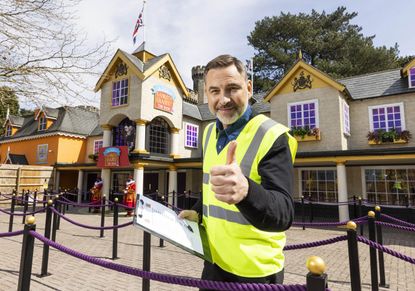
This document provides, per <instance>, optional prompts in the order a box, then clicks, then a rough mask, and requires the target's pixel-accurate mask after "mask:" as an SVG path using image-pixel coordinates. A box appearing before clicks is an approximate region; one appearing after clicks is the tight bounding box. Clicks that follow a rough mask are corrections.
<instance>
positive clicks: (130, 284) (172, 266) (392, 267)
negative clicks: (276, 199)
mask: <svg viewBox="0 0 415 291" xmlns="http://www.w3.org/2000/svg"><path fill="white" fill-rule="evenodd" d="M2 209H4V206H2ZM66 215H68V217H70V218H72V219H73V220H75V221H77V222H80V223H83V224H87V225H93V226H98V225H99V223H100V216H99V215H98V214H89V213H87V211H86V209H82V210H76V211H75V210H70V211H69V212H67V214H66ZM44 218H45V215H44V214H39V215H37V216H36V219H37V222H36V224H37V231H39V233H41V234H43V232H44ZM8 219H9V217H8V215H6V214H3V213H0V233H2V232H6V231H7V230H8ZM129 220H131V218H127V217H124V216H120V219H119V223H120V224H121V223H125V222H128V221H129ZM20 222H21V217H16V219H15V224H14V228H13V230H20V229H22V228H23V225H22V224H20ZM111 222H112V217H111V213H108V214H107V216H106V225H110V224H111ZM344 234H345V231H344V230H342V229H338V228H335V229H306V230H305V231H303V230H302V229H301V228H298V227H292V228H291V229H290V230H289V231H287V244H297V243H304V242H311V241H317V240H322V239H327V238H332V237H336V236H339V235H344ZM142 237H143V232H142V231H141V230H139V229H138V228H136V227H133V226H129V227H126V228H122V229H120V230H119V247H118V256H119V257H120V258H119V259H118V260H116V261H115V262H116V263H119V264H122V265H127V266H131V267H137V268H141V267H142ZM414 237H415V233H409V234H408V233H403V232H400V231H395V230H391V229H388V230H387V231H385V234H384V240H385V245H386V246H388V247H390V248H392V249H394V250H396V251H398V252H401V253H404V254H406V255H408V256H410V257H414V258H415V239H414ZM21 240H22V236H16V237H10V238H9V237H7V238H0V290H16V289H17V281H18V275H19V274H18V273H19V264H20V252H21ZM56 241H57V242H58V243H60V244H62V245H65V246H67V247H70V248H73V249H75V250H77V251H79V252H81V253H84V254H88V255H91V256H95V257H98V258H103V259H106V260H110V258H111V256H112V231H105V236H104V238H100V237H99V231H96V230H90V229H85V228H80V227H78V226H75V225H73V224H70V223H69V222H66V221H65V220H61V226H60V230H59V231H58V233H57V240H56ZM158 242H159V241H158V239H157V238H155V237H153V238H152V248H151V269H152V271H154V272H160V273H164V274H173V275H179V276H189V277H195V278H199V276H200V273H201V270H202V265H203V262H202V260H201V259H199V258H197V257H195V256H192V255H190V254H188V253H187V252H185V251H183V250H181V249H179V248H177V247H175V246H173V245H171V244H169V243H166V244H165V245H166V247H164V248H159V247H158ZM368 249H369V247H368V246H366V245H363V244H360V243H359V257H360V269H361V275H362V288H363V290H370V268H369V250H368ZM285 254H286V270H285V282H284V283H285V284H295V283H301V284H304V283H305V275H306V273H307V269H306V267H305V261H306V259H307V257H308V256H310V255H317V256H320V257H322V258H323V259H324V261H325V262H326V265H327V274H328V278H329V287H330V288H331V289H332V290H350V277H349V264H348V256H347V243H346V242H345V241H343V242H339V243H335V244H331V245H327V246H321V247H315V248H308V249H300V250H292V251H286V252H285ZM41 258H42V244H41V243H40V242H39V241H37V240H36V241H35V251H34V258H33V268H32V281H31V290H68V291H72V290H73V291H79V290H141V278H139V277H134V276H131V275H126V274H123V273H119V272H116V271H112V270H109V269H105V268H102V267H99V266H95V265H93V264H90V263H87V262H84V261H82V260H79V259H77V258H73V257H71V256H69V255H66V254H64V253H61V252H59V251H57V250H55V249H53V248H51V250H50V259H49V272H50V273H51V275H50V276H47V277H43V278H40V277H39V274H40V270H41ZM385 266H386V282H387V283H388V284H390V288H389V289H384V288H380V290H399V291H401V290H402V291H404V290H411V291H412V290H415V266H414V265H411V264H409V263H406V262H404V261H402V260H399V259H397V258H395V257H392V256H390V255H388V254H385ZM151 290H161V291H163V290H166V291H171V290H196V289H195V288H189V287H184V286H179V285H171V284H166V283H160V282H156V281H151Z"/></svg>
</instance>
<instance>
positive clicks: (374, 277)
mask: <svg viewBox="0 0 415 291" xmlns="http://www.w3.org/2000/svg"><path fill="white" fill-rule="evenodd" d="M368 216H369V218H368V222H369V239H370V240H371V241H374V242H376V230H375V213H374V212H373V211H369V213H368ZM369 251H370V274H371V276H370V277H371V283H372V291H378V290H379V283H378V262H377V259H376V249H375V248H372V247H369Z"/></svg>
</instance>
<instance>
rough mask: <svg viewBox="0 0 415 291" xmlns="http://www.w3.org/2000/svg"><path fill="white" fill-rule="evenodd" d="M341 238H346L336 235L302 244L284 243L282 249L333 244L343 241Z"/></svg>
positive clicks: (288, 249)
mask: <svg viewBox="0 0 415 291" xmlns="http://www.w3.org/2000/svg"><path fill="white" fill-rule="evenodd" d="M343 240H347V235H342V236H337V237H333V238H329V239H325V240H320V241H315V242H309V243H303V244H296V245H286V246H285V247H284V251H291V250H298V249H305V248H313V247H319V246H324V245H329V244H334V243H337V242H339V241H343Z"/></svg>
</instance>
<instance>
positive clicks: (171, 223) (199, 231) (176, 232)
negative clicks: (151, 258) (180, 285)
mask: <svg viewBox="0 0 415 291" xmlns="http://www.w3.org/2000/svg"><path fill="white" fill-rule="evenodd" d="M134 225H135V226H137V227H139V228H141V229H143V230H145V231H147V232H149V233H151V234H153V235H155V236H157V237H159V238H162V239H164V240H166V241H168V242H170V243H172V244H174V245H176V246H178V247H180V248H182V249H184V250H186V251H188V252H190V253H192V254H194V255H196V256H198V257H200V258H202V259H204V260H207V261H209V262H211V261H212V258H211V255H210V250H209V244H208V241H207V236H206V231H205V229H204V228H203V226H202V225H199V224H198V223H196V222H193V221H190V220H187V219H180V218H178V217H177V214H176V212H174V211H173V210H172V209H170V208H168V207H166V206H164V205H163V204H161V203H158V202H156V201H154V200H152V199H150V198H148V197H145V196H143V195H139V196H137V206H136V211H135V216H134Z"/></svg>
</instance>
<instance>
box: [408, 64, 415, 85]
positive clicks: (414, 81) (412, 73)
mask: <svg viewBox="0 0 415 291" xmlns="http://www.w3.org/2000/svg"><path fill="white" fill-rule="evenodd" d="M408 77H409V87H411V88H415V67H412V68H410V69H409V74H408Z"/></svg>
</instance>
